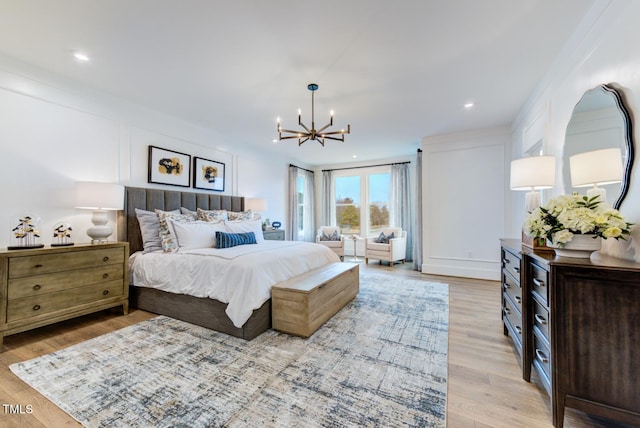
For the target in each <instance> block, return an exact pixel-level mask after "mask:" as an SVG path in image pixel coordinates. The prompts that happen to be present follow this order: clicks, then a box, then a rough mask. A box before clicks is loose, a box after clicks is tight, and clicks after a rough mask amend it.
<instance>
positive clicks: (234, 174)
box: [0, 57, 289, 247]
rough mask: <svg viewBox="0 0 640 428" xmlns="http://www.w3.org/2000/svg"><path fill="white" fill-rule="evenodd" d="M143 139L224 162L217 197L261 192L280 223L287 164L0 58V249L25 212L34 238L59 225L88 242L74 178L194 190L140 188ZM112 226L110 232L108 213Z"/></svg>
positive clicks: (271, 214)
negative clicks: (36, 220) (31, 216)
mask: <svg viewBox="0 0 640 428" xmlns="http://www.w3.org/2000/svg"><path fill="white" fill-rule="evenodd" d="M149 145H154V146H158V147H162V148H166V149H170V150H175V151H179V152H183V153H187V154H190V155H192V156H198V157H202V158H206V159H211V160H215V161H218V162H223V163H225V169H226V185H225V191H224V192H223V194H229V195H240V196H249V197H252V196H255V197H264V198H267V199H268V211H267V212H265V213H263V215H264V216H265V217H270V219H272V220H276V219H280V220H282V222H283V224H284V223H285V222H284V216H285V203H286V201H285V200H284V197H285V194H286V192H285V189H286V177H287V176H286V172H287V168H286V166H287V164H288V162H289V160H286V159H281V158H276V157H274V156H273V155H271V154H269V153H266V152H262V151H260V150H256V148H255V147H242V146H238V145H237V144H235V142H233V141H224V140H223V139H222V138H221V137H220V135H219V134H217V133H216V132H214V131H211V130H207V129H204V128H202V127H199V126H196V125H193V124H190V123H187V122H185V121H183V120H181V119H179V118H175V117H171V116H167V115H165V114H162V113H159V112H156V111H152V110H148V109H146V108H143V107H140V106H137V105H133V104H131V103H129V102H127V101H126V100H122V99H115V98H113V97H110V96H109V95H108V94H104V93H99V92H96V91H93V90H92V89H91V88H86V87H82V86H80V85H79V84H77V83H75V82H71V81H67V80H64V79H63V78H60V77H59V76H56V75H53V74H48V73H47V72H44V71H42V70H38V69H35V68H32V67H30V66H28V65H25V64H22V63H18V62H16V61H14V60H12V59H11V58H7V57H0V154H1V158H2V159H3V167H2V169H1V170H0V178H1V183H2V185H1V186H0V200H1V201H2V209H1V210H0V247H6V246H7V245H11V244H12V242H11V235H10V230H11V229H12V228H13V227H14V226H15V225H14V224H13V222H14V220H15V218H16V217H17V216H20V215H22V214H23V213H24V212H25V211H31V212H35V213H37V214H39V216H40V217H41V219H42V243H43V244H49V243H51V237H52V229H53V225H54V224H55V223H57V222H59V221H63V222H68V223H70V224H71V225H72V226H73V227H74V234H73V240H74V241H75V242H78V243H80V242H88V240H89V238H88V237H87V236H86V234H85V231H86V229H87V228H88V227H89V226H90V225H91V223H90V213H89V212H84V211H82V210H77V209H75V208H74V204H75V195H74V186H75V182H76V181H104V182H117V183H121V184H124V185H131V186H139V187H154V188H166V189H172V190H179V189H180V190H183V191H196V190H194V189H192V188H183V187H173V186H162V185H157V184H148V183H147V171H148V167H147V151H148V146H149ZM230 146H231V147H233V151H230V150H228V149H226V147H230ZM200 191H202V190H200ZM216 193H217V192H216ZM111 225H112V227H113V228H114V236H115V215H114V214H112V215H111Z"/></svg>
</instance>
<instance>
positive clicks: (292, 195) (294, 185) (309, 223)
mask: <svg viewBox="0 0 640 428" xmlns="http://www.w3.org/2000/svg"><path fill="white" fill-rule="evenodd" d="M299 176H301V177H304V188H303V190H302V191H303V193H304V210H303V218H302V225H303V231H304V233H303V236H299V235H298V228H299V226H300V225H299V224H298V197H299V195H298V177H299ZM288 187H289V189H288V192H287V200H288V216H287V232H286V233H287V239H289V240H291V241H298V240H301V241H310V242H313V241H315V238H316V226H315V222H314V217H315V215H314V212H315V210H314V200H315V194H314V186H313V171H307V170H304V169H302V168H298V167H297V166H295V165H289V183H288Z"/></svg>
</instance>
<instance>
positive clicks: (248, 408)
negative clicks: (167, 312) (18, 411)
mask: <svg viewBox="0 0 640 428" xmlns="http://www.w3.org/2000/svg"><path fill="white" fill-rule="evenodd" d="M447 335H448V286H447V285H446V284H439V283H431V282H427V281H424V280H422V279H420V278H408V277H400V276H393V275H389V274H361V276H360V293H359V294H358V296H357V297H356V298H355V299H354V300H353V301H352V302H351V303H349V304H348V305H347V306H346V307H345V308H344V309H342V310H341V311H340V312H339V313H338V314H337V315H336V316H334V317H333V318H332V319H331V320H329V321H328V322H327V323H325V325H324V326H323V327H321V328H320V330H318V331H317V332H316V333H315V334H314V335H313V336H312V337H311V338H309V339H302V338H298V337H292V336H289V335H286V334H283V333H278V332H276V331H273V330H269V331H267V332H265V333H264V334H262V335H261V336H259V337H257V338H256V339H254V340H253V341H250V342H247V341H244V340H242V339H237V338H234V337H231V336H227V335H225V334H221V333H217V332H214V331H211V330H208V329H205V328H201V327H198V326H194V325H191V324H187V323H184V322H182V321H177V320H174V319H171V318H168V317H164V316H158V317H156V318H152V319H149V320H146V321H143V322H140V323H138V324H135V325H132V326H129V327H126V328H123V329H121V330H118V331H115V332H112V333H109V334H106V335H104V336H100V337H96V338H94V339H91V340H88V341H86V342H82V343H80V344H77V345H74V346H71V347H69V348H66V349H63V350H60V351H58V352H54V353H52V354H49V355H45V356H42V357H39V358H36V359H33V360H30V361H26V362H22V363H17V364H13V365H11V367H10V368H11V370H12V371H13V372H14V373H15V374H16V375H18V376H19V377H20V378H21V379H23V380H24V381H25V382H26V383H28V384H29V385H31V386H32V387H33V388H35V389H36V390H37V391H38V392H40V393H41V394H42V395H44V396H45V397H47V398H48V399H49V400H51V401H52V402H53V403H55V404H56V405H57V406H59V407H60V408H62V409H63V410H64V411H66V412H67V413H69V414H70V415H71V416H72V417H73V418H74V419H76V420H77V421H78V422H80V423H82V424H83V425H85V426H87V427H179V426H182V427H212V426H229V427H236V426H242V427H245V426H251V427H253V426H286V427H294V426H295V427H314V426H318V427H320V426H354V427H355V426H410V427H411V426H415V427H417V426H419V427H443V426H445V412H446V391H447V385H446V382H447Z"/></svg>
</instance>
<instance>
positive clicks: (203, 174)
mask: <svg viewBox="0 0 640 428" xmlns="http://www.w3.org/2000/svg"><path fill="white" fill-rule="evenodd" d="M224 182H225V166H224V163H222V162H216V161H212V160H209V159H203V158H199V157H195V156H194V157H193V188H194V189H203V190H214V191H216V192H224Z"/></svg>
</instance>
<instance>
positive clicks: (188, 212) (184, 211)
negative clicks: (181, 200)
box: [180, 207, 198, 217]
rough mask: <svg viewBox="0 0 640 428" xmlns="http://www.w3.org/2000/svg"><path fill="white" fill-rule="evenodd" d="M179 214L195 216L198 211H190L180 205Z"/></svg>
mask: <svg viewBox="0 0 640 428" xmlns="http://www.w3.org/2000/svg"><path fill="white" fill-rule="evenodd" d="M180 214H191V215H192V216H194V217H196V216H197V214H198V213H197V212H196V211H191V210H190V209H189V208H185V207H180Z"/></svg>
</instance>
